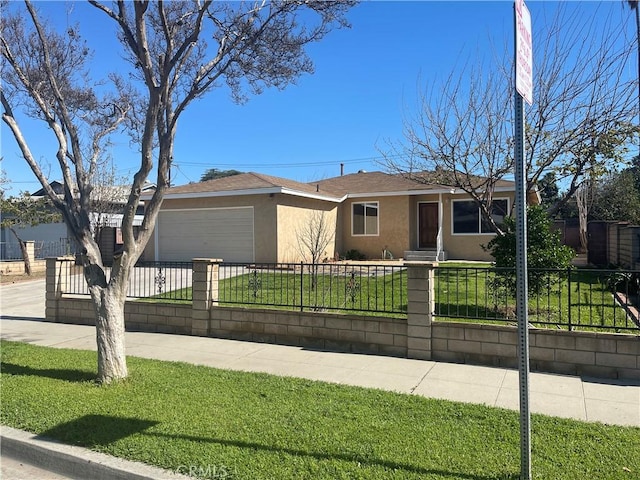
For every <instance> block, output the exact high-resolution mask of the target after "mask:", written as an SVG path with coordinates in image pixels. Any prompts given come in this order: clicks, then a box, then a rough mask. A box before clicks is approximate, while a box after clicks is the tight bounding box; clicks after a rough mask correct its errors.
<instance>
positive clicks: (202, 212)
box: [157, 207, 254, 262]
mask: <svg viewBox="0 0 640 480" xmlns="http://www.w3.org/2000/svg"><path fill="white" fill-rule="evenodd" d="M157 232H158V237H157V242H158V243H157V245H158V250H157V251H158V259H159V260H162V261H174V262H185V261H191V260H192V259H194V258H221V259H222V260H224V261H225V262H253V260H254V256H253V207H243V208H212V209H198V210H165V211H163V212H160V213H159V215H158V230H157Z"/></svg>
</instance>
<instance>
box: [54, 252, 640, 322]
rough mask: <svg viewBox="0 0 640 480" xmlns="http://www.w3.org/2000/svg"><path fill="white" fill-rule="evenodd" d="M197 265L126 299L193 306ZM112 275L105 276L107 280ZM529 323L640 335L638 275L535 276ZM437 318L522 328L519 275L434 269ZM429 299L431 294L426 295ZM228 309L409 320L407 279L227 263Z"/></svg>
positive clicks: (161, 272)
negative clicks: (340, 313) (518, 323)
mask: <svg viewBox="0 0 640 480" xmlns="http://www.w3.org/2000/svg"><path fill="white" fill-rule="evenodd" d="M65 268H68V269H70V271H69V272H67V274H68V278H69V285H68V288H67V293H75V294H88V293H89V292H88V289H87V286H86V282H85V280H84V276H83V274H82V268H81V267H78V266H76V265H73V264H72V263H66V264H65ZM192 271H193V264H192V263H191V262H141V263H139V264H137V265H136V267H135V268H134V269H133V271H132V273H131V277H130V280H129V291H128V297H130V298H151V299H154V300H166V301H172V302H191V301H192V299H193V294H192V293H193V292H192V289H191V285H192V283H191V282H192ZM109 274H110V269H107V276H108V275H109ZM529 287H530V289H529V290H530V291H529V302H528V320H529V323H530V324H532V325H534V326H536V327H544V328H558V329H565V330H587V331H588V330H593V331H612V332H621V333H638V331H639V329H640V271H622V270H600V269H567V270H530V271H529ZM434 293H435V312H434V314H435V317H436V320H437V319H438V318H440V319H446V318H450V319H463V320H464V319H468V320H470V321H481V322H490V323H494V322H495V323H500V324H514V323H516V300H515V271H514V270H513V269H498V268H493V267H460V266H447V265H446V264H442V265H440V266H439V267H437V268H436V269H435V285H434ZM425 294H426V293H425ZM215 300H216V301H218V302H219V303H220V304H222V305H256V306H273V307H280V308H293V309H297V310H300V311H316V312H322V311H347V312H348V311H353V312H369V313H379V314H390V315H405V314H406V312H407V273H406V267H404V266H402V265H385V264H377V265H374V264H340V263H335V264H334V263H327V264H316V265H313V264H305V263H279V264H247V263H223V264H221V265H220V268H219V281H218V295H217V298H215Z"/></svg>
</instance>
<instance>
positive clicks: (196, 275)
mask: <svg viewBox="0 0 640 480" xmlns="http://www.w3.org/2000/svg"><path fill="white" fill-rule="evenodd" d="M221 263H222V260H221V259H218V258H215V259H214V258H194V259H193V277H192V279H191V287H192V296H193V300H192V302H193V305H192V307H191V334H192V335H198V336H207V335H208V334H209V319H210V316H211V307H212V306H214V305H217V304H218V272H219V269H220V264H221Z"/></svg>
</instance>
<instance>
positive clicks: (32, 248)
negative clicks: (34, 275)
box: [24, 240, 36, 268]
mask: <svg viewBox="0 0 640 480" xmlns="http://www.w3.org/2000/svg"><path fill="white" fill-rule="evenodd" d="M24 246H25V248H26V250H27V258H28V259H29V263H30V264H31V268H33V266H34V262H35V261H36V242H34V241H33V240H27V241H25V242H24Z"/></svg>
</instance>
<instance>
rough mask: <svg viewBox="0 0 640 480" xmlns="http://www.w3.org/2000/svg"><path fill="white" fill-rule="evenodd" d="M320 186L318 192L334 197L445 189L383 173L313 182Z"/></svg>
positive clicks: (361, 174) (351, 175)
mask: <svg viewBox="0 0 640 480" xmlns="http://www.w3.org/2000/svg"><path fill="white" fill-rule="evenodd" d="M313 184H314V185H319V186H320V191H321V192H322V191H327V192H331V193H333V194H334V195H340V196H342V195H346V194H348V193H351V194H354V193H384V192H409V191H412V190H439V189H445V188H451V187H447V186H444V185H441V184H433V183H430V184H426V183H422V182H418V181H415V180H411V179H409V178H405V177H404V176H402V175H392V174H389V173H384V172H358V173H352V174H349V175H342V176H340V177H334V178H328V179H326V180H320V181H319V182H313Z"/></svg>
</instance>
